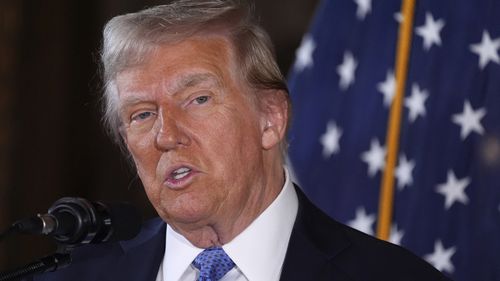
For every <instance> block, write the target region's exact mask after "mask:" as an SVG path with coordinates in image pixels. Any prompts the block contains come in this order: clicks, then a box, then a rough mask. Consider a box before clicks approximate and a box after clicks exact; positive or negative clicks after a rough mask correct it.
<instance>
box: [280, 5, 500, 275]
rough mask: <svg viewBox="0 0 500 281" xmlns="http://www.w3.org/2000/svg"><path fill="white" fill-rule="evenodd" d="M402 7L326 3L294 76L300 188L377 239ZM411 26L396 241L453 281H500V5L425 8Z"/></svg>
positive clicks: (293, 145) (292, 153)
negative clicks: (381, 184)
mask: <svg viewBox="0 0 500 281" xmlns="http://www.w3.org/2000/svg"><path fill="white" fill-rule="evenodd" d="M401 5H402V2H401V1H396V0H323V1H322V2H321V3H320V5H319V6H318V9H317V13H316V16H315V18H314V20H313V22H312V24H311V27H310V30H309V31H308V33H307V34H305V35H304V37H303V40H302V44H301V46H300V47H299V49H298V50H297V54H296V61H295V64H294V66H293V69H292V70H291V73H290V75H289V86H290V90H291V95H292V101H293V105H294V108H293V111H294V117H293V125H292V129H291V131H290V136H289V138H290V149H289V158H290V162H291V166H292V167H293V170H294V172H295V177H296V180H297V181H298V182H299V184H300V185H301V187H302V189H304V191H305V192H306V193H307V194H308V195H309V197H310V198H311V199H312V200H313V201H314V202H315V203H316V204H317V205H318V206H319V207H320V208H322V209H323V210H324V211H326V212H327V213H328V214H330V215H331V216H332V217H333V218H335V219H337V220H339V221H342V222H344V223H346V224H348V225H351V226H353V227H355V228H357V229H359V230H361V231H363V232H366V233H369V234H372V235H374V234H375V229H376V224H377V221H378V215H377V212H378V209H379V206H378V204H379V193H380V183H381V178H382V173H384V171H385V170H386V169H385V168H386V155H387V145H386V140H385V139H386V133H387V124H388V122H389V110H390V106H391V104H392V101H393V98H394V95H395V83H396V82H395V75H394V71H395V60H396V58H395V57H396V51H397V48H396V45H397V40H398V28H399V25H400V23H401V21H404V16H403V15H402V14H401V13H400V9H401ZM413 15H414V22H413V26H412V32H413V35H412V37H411V39H412V41H411V49H410V55H409V66H408V69H407V73H408V75H407V79H406V87H405V91H404V97H403V114H402V116H401V127H400V128H401V130H400V135H399V144H400V145H399V150H398V152H397V155H398V156H397V159H398V160H397V162H396V167H395V170H394V174H393V176H394V178H395V186H394V191H395V193H394V198H393V200H394V201H393V202H394V210H393V217H392V224H391V225H392V228H391V232H390V239H389V240H390V241H391V242H393V243H396V244H399V245H401V246H403V247H406V248H408V249H410V250H411V251H413V252H414V253H416V254H417V255H419V256H421V257H422V258H424V259H425V260H427V261H428V262H429V263H431V264H432V265H433V266H435V267H436V268H437V269H439V270H441V271H442V272H443V273H445V274H446V275H448V276H449V277H451V278H453V279H454V280H459V281H471V280H477V281H490V280H500V0H475V1H470V0H440V1H435V0H421V1H418V0H417V2H416V5H415V9H414V13H413Z"/></svg>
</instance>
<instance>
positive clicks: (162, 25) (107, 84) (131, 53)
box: [101, 0, 291, 148]
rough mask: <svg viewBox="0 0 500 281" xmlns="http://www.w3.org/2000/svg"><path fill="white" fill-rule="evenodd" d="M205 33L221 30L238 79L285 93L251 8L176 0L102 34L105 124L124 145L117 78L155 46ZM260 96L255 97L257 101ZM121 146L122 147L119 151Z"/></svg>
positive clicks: (123, 19) (121, 19)
mask: <svg viewBox="0 0 500 281" xmlns="http://www.w3.org/2000/svg"><path fill="white" fill-rule="evenodd" d="M206 32H219V33H221V34H223V35H225V36H227V38H228V39H229V41H230V42H231V43H232V45H233V47H234V51H235V54H236V59H237V63H238V65H239V67H240V68H241V74H242V77H243V78H244V79H245V80H246V82H247V84H248V86H250V87H251V88H254V89H263V90H270V89H277V90H283V91H285V92H286V94H287V97H286V98H287V99H288V104H289V105H288V108H291V105H290V101H289V97H288V89H287V86H286V83H285V79H284V77H283V75H282V74H281V72H280V70H279V68H278V65H277V63H276V60H275V53H274V49H273V45H272V43H271V40H270V38H269V36H268V34H267V33H266V32H265V31H264V30H263V29H262V28H261V27H260V26H259V25H258V24H257V23H256V20H255V19H254V17H253V9H252V7H251V6H250V5H249V4H247V3H244V2H242V1H238V0H178V1H174V2H172V3H170V4H167V5H160V6H156V7H152V8H148V9H145V10H142V11H139V12H136V13H130V14H125V15H120V16H116V17H114V18H112V19H111V20H110V21H109V22H108V23H107V24H106V26H105V28H104V32H103V37H104V41H103V46H102V50H101V62H102V69H103V81H104V107H103V113H104V118H103V121H104V123H105V126H106V128H107V129H108V131H109V133H110V135H111V136H112V138H113V139H114V140H115V141H116V142H117V143H118V144H119V145H120V146H122V145H123V139H122V136H121V133H120V131H121V129H120V128H121V126H122V123H121V120H120V116H119V112H118V91H117V86H116V81H115V80H116V77H117V75H118V74H119V73H120V72H122V71H124V70H126V69H128V68H131V67H134V66H138V65H140V64H141V63H143V62H144V61H145V60H146V58H147V56H148V55H149V54H151V53H152V52H154V51H155V50H156V49H157V48H158V47H160V46H162V45H165V44H172V43H175V42H179V41H181V40H184V39H187V38H189V37H190V36H194V35H197V34H204V33H206ZM257 98H258V97H257ZM122 148H123V147H122Z"/></svg>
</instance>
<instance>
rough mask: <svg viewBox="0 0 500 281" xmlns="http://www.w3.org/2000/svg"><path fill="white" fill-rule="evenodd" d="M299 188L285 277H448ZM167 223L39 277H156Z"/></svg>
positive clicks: (362, 280) (364, 280) (42, 280)
mask: <svg viewBox="0 0 500 281" xmlns="http://www.w3.org/2000/svg"><path fill="white" fill-rule="evenodd" d="M296 189H297V193H298V197H299V211H298V215H297V219H296V221H295V224H294V227H293V231H292V236H291V238H290V243H289V245H288V250H287V254H286V257H285V262H284V265H283V272H282V275H281V280H284V281H294V280H296V281H308V280H314V281H319V280H331V281H348V280H349V281H369V280H373V281H422V280H425V281H434V280H448V279H447V278H445V277H444V276H443V275H441V273H440V272H439V271H437V270H435V269H434V268H433V267H432V266H430V265H429V264H427V263H426V262H425V261H423V260H421V259H419V258H418V257H416V256H415V255H413V254H411V253H410V252H409V251H407V250H405V249H403V248H401V247H398V246H395V245H392V244H389V243H387V242H383V241H381V240H377V239H375V238H373V237H371V236H368V235H365V234H363V233H361V232H359V231H357V230H354V229H352V228H350V227H348V226H345V225H343V224H341V223H338V222H336V221H334V220H332V219H331V218H329V217H328V216H327V215H326V214H324V213H323V212H322V211H320V210H319V209H318V208H316V207H315V206H314V205H313V204H312V203H311V202H310V201H309V200H308V199H307V198H306V196H305V195H304V194H303V193H302V192H301V191H300V190H299V189H298V188H296ZM165 226H166V225H165V223H164V222H163V221H161V220H160V219H159V218H158V219H154V220H152V221H149V222H148V223H146V224H145V226H144V227H143V229H142V231H141V233H140V234H139V235H138V236H137V237H136V238H134V239H133V240H130V241H124V242H119V243H110V244H100V245H89V246H84V247H81V248H79V249H77V250H75V252H74V253H73V263H72V265H70V266H69V267H68V268H65V269H61V270H59V271H57V272H53V273H46V274H43V275H39V276H36V277H35V279H34V280H35V281H49V280H50V281H115V280H119V281H154V280H155V278H156V275H157V273H158V268H159V265H160V263H161V261H162V258H163V254H164V251H165ZM256 281H259V280H256Z"/></svg>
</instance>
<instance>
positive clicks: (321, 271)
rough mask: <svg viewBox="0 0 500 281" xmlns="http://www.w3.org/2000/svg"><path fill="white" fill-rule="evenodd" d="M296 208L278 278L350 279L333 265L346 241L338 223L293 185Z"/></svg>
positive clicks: (346, 244) (283, 279) (337, 280)
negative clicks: (296, 201)
mask: <svg viewBox="0 0 500 281" xmlns="http://www.w3.org/2000/svg"><path fill="white" fill-rule="evenodd" d="M295 190H296V191H297V196H298V199H299V210H298V213H297V218H296V220H295V223H294V226H293V230H292V235H291V237H290V243H289V245H288V249H287V254H286V257H285V261H284V264H283V270H282V274H281V278H280V280H282V281H299V280H336V281H342V280H350V279H349V278H348V277H347V276H346V275H344V273H343V272H342V271H340V270H337V269H336V268H335V266H334V265H333V261H334V259H335V258H336V257H337V256H338V254H339V253H341V252H342V251H344V250H345V249H347V248H348V247H349V245H350V242H349V240H348V239H347V237H345V235H344V234H343V233H342V231H340V228H339V224H338V223H337V222H335V221H334V220H332V219H330V218H329V217H328V216H327V215H326V214H325V213H323V212H322V211H321V210H319V209H318V208H317V207H316V206H314V205H313V204H312V203H311V202H310V201H309V200H308V199H307V197H306V196H305V195H304V194H303V193H302V191H301V190H300V189H299V188H298V187H297V186H295Z"/></svg>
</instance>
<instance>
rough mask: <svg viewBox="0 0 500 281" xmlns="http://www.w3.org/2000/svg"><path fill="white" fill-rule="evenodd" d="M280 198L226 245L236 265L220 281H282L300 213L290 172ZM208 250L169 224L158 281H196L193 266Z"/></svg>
mask: <svg viewBox="0 0 500 281" xmlns="http://www.w3.org/2000/svg"><path fill="white" fill-rule="evenodd" d="M284 170H285V184H284V186H283V188H282V190H281V192H280V194H279V195H278V197H276V199H275V200H274V201H273V202H272V203H271V205H269V207H267V209H265V210H264V212H262V214H260V216H259V217H257V218H256V219H255V220H254V221H253V222H252V223H251V224H250V225H249V226H248V227H247V228H246V229H245V230H244V231H243V232H241V233H240V234H239V235H238V236H236V237H235V238H234V239H233V240H232V241H231V242H229V243H227V244H225V245H223V246H222V248H223V249H224V251H225V252H226V253H227V255H228V256H229V257H230V258H231V259H232V260H233V261H234V263H235V264H236V266H235V267H234V268H233V269H232V270H231V271H229V272H228V273H227V274H226V275H225V276H224V277H223V278H222V279H221V280H220V281H278V280H279V278H280V275H281V269H282V266H283V262H284V260H285V254H286V250H287V248H288V241H289V240H290V235H291V233H292V228H293V224H294V222H295V217H296V216H297V210H298V199H297V194H296V192H295V189H294V187H293V184H292V182H291V179H290V176H289V173H288V170H287V169H286V168H284ZM203 250H204V249H201V248H197V247H195V246H194V245H193V244H191V243H190V242H189V241H188V240H187V239H186V238H184V237H183V236H182V235H180V234H179V233H177V232H175V231H174V230H173V229H172V228H171V227H170V226H169V225H167V231H166V240H165V256H164V257H163V261H162V263H161V264H160V268H159V271H158V276H157V277H156V281H195V280H196V279H197V278H198V275H199V271H198V269H196V268H195V267H194V266H193V265H192V264H191V263H192V262H193V260H194V258H195V257H196V256H197V255H198V254H199V253H201V252H202V251H203Z"/></svg>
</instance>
